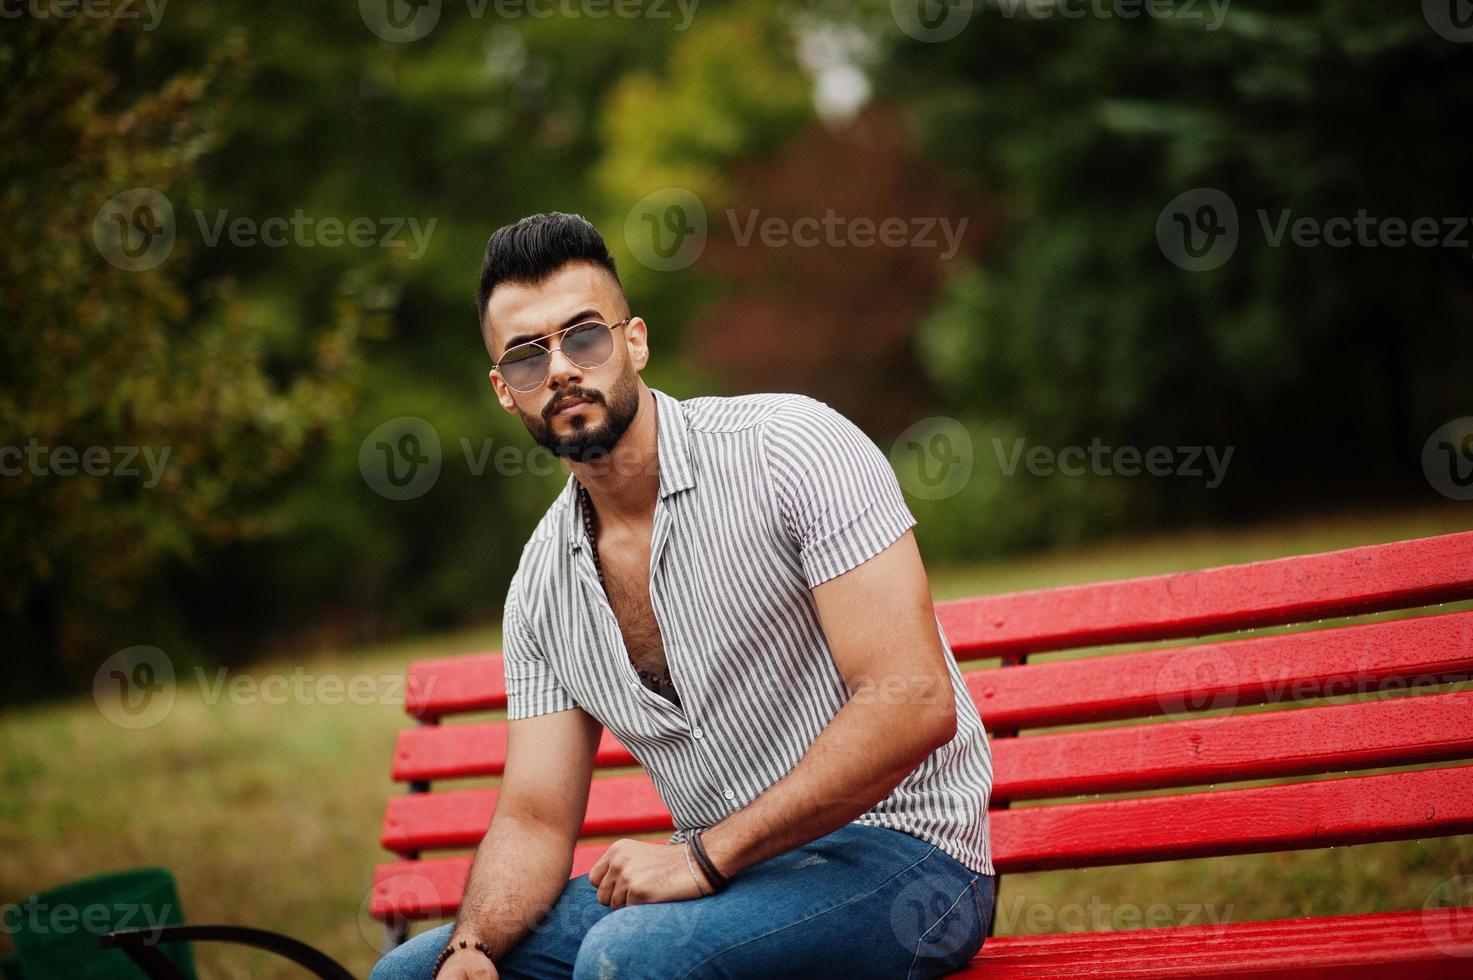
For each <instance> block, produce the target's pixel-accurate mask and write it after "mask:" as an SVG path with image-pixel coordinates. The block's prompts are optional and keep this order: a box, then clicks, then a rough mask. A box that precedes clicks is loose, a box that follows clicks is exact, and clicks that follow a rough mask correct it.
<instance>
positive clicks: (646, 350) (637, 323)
mask: <svg viewBox="0 0 1473 980" xmlns="http://www.w3.org/2000/svg"><path fill="white" fill-rule="evenodd" d="M624 347H625V349H626V350H627V351H628V352H629V363H630V364H632V365H634V370H635V371H643V370H644V366H645V365H646V364H648V363H649V361H650V347H649V328H648V327H647V326H646V325H645V322H644V319H643V318H641V317H637V316H636V317H632V318H631V319H630V320H629V322H628V323H627V324H625V326H624Z"/></svg>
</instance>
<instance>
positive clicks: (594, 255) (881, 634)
mask: <svg viewBox="0 0 1473 980" xmlns="http://www.w3.org/2000/svg"><path fill="white" fill-rule="evenodd" d="M477 305H478V308H479V311H480V318H481V332H482V336H483V339H484V341H485V343H486V347H487V349H488V350H489V352H490V354H491V358H492V361H493V365H494V366H493V367H492V369H491V372H490V378H491V384H492V386H493V387H494V388H495V391H496V397H497V399H498V400H499V401H500V402H501V406H502V407H503V408H504V409H506V410H507V411H508V412H514V413H516V414H517V415H519V416H520V417H521V419H522V421H523V422H524V423H525V425H526V427H527V431H528V432H529V433H531V435H532V436H533V438H534V439H535V440H536V441H537V442H539V443H540V444H542V445H543V446H546V447H548V448H549V449H550V450H552V452H554V453H555V454H557V455H558V456H559V457H561V458H563V459H564V460H565V461H566V463H567V466H568V468H569V470H570V471H571V476H570V478H569V480H568V483H567V484H566V486H565V487H564V488H563V491H562V492H561V493H560V494H559V496H558V498H557V499H556V500H555V501H554V502H553V504H552V506H551V507H550V508H549V509H548V511H547V513H546V515H544V517H543V518H542V521H541V523H539V525H538V526H537V529H536V530H535V531H534V532H533V534H532V538H531V540H530V541H529V542H528V543H527V545H526V548H525V549H524V550H523V552H522V556H521V562H520V564H519V566H518V568H517V571H516V574H515V575H514V576H513V579H512V583H511V587H510V590H509V592H508V594H507V599H506V607H505V620H504V624H503V625H504V628H503V633H504V637H503V647H504V657H505V664H506V684H507V717H508V719H509V725H508V746H507V761H506V771H505V776H504V778H503V780H502V784H501V792H500V796H499V798H498V802H497V807H496V812H495V815H494V817H493V818H492V821H491V826H490V829H489V830H488V831H487V833H486V836H485V838H484V840H482V842H481V844H480V847H479V849H478V851H477V853H476V857H475V860H474V864H473V867H472V869H471V872H470V877H469V880H468V882H467V885H466V889H465V896H464V899H463V900H462V904H461V908H460V912H459V916H458V917H457V919H456V921H455V922H454V923H452V924H450V925H446V926H442V927H440V928H438V929H434V930H431V931H429V932H426V933H424V934H422V935H420V936H418V937H416V938H415V939H413V940H411V941H410V942H408V943H406V944H405V945H404V946H402V947H400V948H399V949H398V950H395V951H394V952H393V953H391V954H390V955H388V956H387V957H385V958H384V959H383V960H382V961H381V962H380V963H379V965H378V967H377V968H376V969H375V971H374V973H373V978H374V980H399V978H413V980H427V978H429V977H430V976H431V975H432V974H433V973H434V971H435V969H436V967H437V965H438V968H439V972H438V976H439V977H441V978H449V980H486V978H493V977H497V976H501V977H551V976H563V977H566V976H573V977H577V978H584V977H589V978H592V977H600V978H602V977H619V978H634V977H660V978H673V977H689V978H694V977H715V976H723V977H727V976H735V977H764V976H802V977H823V976H832V977H845V978H848V977H856V976H876V977H929V976H939V975H942V974H944V973H948V972H952V971H954V970H957V969H959V968H961V967H963V966H965V965H966V963H967V962H968V961H969V960H970V959H971V957H972V956H973V955H974V954H975V953H976V951H977V949H978V948H979V947H980V946H981V944H982V940H983V936H984V935H985V933H986V931H987V927H988V924H989V920H990V918H991V914H992V907H993V896H994V885H995V881H996V878H995V875H994V873H993V867H992V861H991V852H990V845H989V840H988V824H987V800H988V795H989V793H990V792H991V788H992V760H991V753H990V750H989V746H988V742H987V737H986V735H985V733H984V732H983V729H982V725H981V722H980V720H979V718H978V716H977V710H976V707H975V706H974V705H973V704H972V702H971V699H970V697H969V696H968V694H967V690H966V687H965V686H964V685H963V682H962V678H961V675H960V673H959V672H958V670H957V666H956V662H955V659H954V658H953V657H952V654H951V650H950V648H949V646H948V645H947V642H946V638H945V636H944V634H943V632H942V630H941V626H940V623H939V621H938V620H937V619H936V614H935V611H934V609H933V608H932V605H931V596H930V586H929V584H928V582H927V579H926V573H925V569H924V567H923V566H922V564H921V560H920V556H919V553H918V552H917V549H916V544H915V540H914V537H913V535H912V533H911V530H910V528H911V527H912V526H913V525H914V524H915V518H914V517H913V516H912V515H911V514H910V511H909V509H908V508H907V507H906V505H905V502H904V499H903V497H902V496H901V494H900V490H899V487H898V485H897V483H896V480H895V474H894V472H893V471H892V470H891V469H890V466H889V463H888V461H887V460H886V459H885V457H884V455H883V454H882V453H881V452H880V451H879V450H878V448H877V447H876V446H875V444H874V443H873V442H872V441H871V440H870V439H868V438H867V437H866V436H865V435H864V434H863V433H862V432H860V430H859V429H858V428H857V427H855V426H854V425H853V423H851V422H849V421H848V420H847V419H846V418H844V417H843V416H842V415H840V414H839V413H837V412H835V411H834V410H833V409H831V408H829V407H828V406H827V405H825V404H823V403H822V402H819V401H816V400H814V399H812V398H809V397H806V396H803V395H791V394H759V395H744V396H738V397H732V398H716V397H704V398H692V399H688V400H685V401H680V400H677V399H675V398H672V397H670V396H669V395H667V394H665V393H664V392H662V391H658V390H655V389H651V388H649V387H647V386H646V385H645V383H644V381H643V379H642V378H641V377H640V371H642V370H643V369H644V367H645V365H646V364H647V363H648V361H649V357H650V352H649V347H648V332H647V330H648V328H647V326H646V324H645V322H644V321H643V320H642V319H640V318H639V317H637V316H632V315H631V313H630V310H629V307H628V305H627V300H626V298H625V296H624V292H623V287H622V285H621V283H620V281H619V277H618V272H617V270H616V268H615V265H614V262H613V260H612V258H611V257H610V256H609V253H608V250H607V248H606V246H605V244H604V241H603V239H602V238H601V237H600V236H599V234H598V232H597V231H596V230H595V229H594V228H593V226H592V225H590V224H589V223H588V222H587V221H585V220H584V219H583V218H581V217H579V216H576V215H566V214H547V215H543V214H538V215H533V216H531V217H528V218H524V219H522V220H521V221H518V222H517V223H515V224H513V225H509V226H507V227H504V228H502V229H500V230H498V231H497V232H496V233H495V234H494V235H492V236H491V240H490V242H489V243H488V244H487V246H486V256H485V261H484V264H483V266H482V270H481V278H480V289H479V292H478V297H477ZM776 355H777V352H775V356H776ZM603 726H607V727H608V728H609V730H610V731H612V732H613V733H614V735H615V736H617V737H618V739H619V740H620V741H621V742H622V743H623V744H624V745H625V746H626V747H627V748H628V749H629V750H630V752H631V753H633V755H634V756H635V757H636V758H637V759H638V760H639V761H640V763H641V764H642V765H644V767H645V768H646V769H647V770H648V771H649V774H650V776H651V778H652V779H653V781H654V784H655V787H656V789H657V790H658V791H659V793H660V796H661V798H662V800H663V801H664V802H665V804H666V806H668V807H669V810H670V813H671V815H672V816H673V818H674V821H675V825H676V827H677V828H678V829H677V831H676V833H675V834H674V836H673V837H672V838H671V839H670V841H669V842H666V843H661V842H650V841H635V840H618V841H615V842H614V843H613V844H612V845H610V846H609V848H608V850H607V852H606V853H605V854H604V855H603V857H602V858H601V859H600V860H599V861H598V863H597V864H596V865H595V866H594V868H593V869H592V871H590V872H589V873H588V874H587V875H582V876H579V877H577V878H574V879H572V880H571V881H570V880H569V874H570V873H571V870H572V852H573V846H574V843H575V841H576V840H577V838H578V833H579V828H580V826H581V824H582V822H583V817H584V812H585V809H586V806H587V801H588V794H589V781H590V778H591V775H592V769H593V759H594V751H595V749H596V747H597V745H598V741H599V736H600V733H601V729H602V727H603Z"/></svg>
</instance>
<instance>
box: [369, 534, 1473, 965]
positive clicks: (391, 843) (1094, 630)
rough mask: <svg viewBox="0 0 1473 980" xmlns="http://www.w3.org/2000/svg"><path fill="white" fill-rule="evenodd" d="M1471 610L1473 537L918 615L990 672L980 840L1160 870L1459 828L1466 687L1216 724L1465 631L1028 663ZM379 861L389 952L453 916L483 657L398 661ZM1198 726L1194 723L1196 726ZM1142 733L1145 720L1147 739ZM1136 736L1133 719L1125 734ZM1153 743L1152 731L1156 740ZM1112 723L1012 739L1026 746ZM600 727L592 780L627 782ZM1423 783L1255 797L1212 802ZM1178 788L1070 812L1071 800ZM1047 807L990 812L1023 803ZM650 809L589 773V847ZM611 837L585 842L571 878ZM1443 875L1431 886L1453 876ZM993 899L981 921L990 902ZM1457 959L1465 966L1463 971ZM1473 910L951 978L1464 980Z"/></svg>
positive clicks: (1032, 951)
mask: <svg viewBox="0 0 1473 980" xmlns="http://www.w3.org/2000/svg"><path fill="white" fill-rule="evenodd" d="M1470 597H1473V532H1468V533H1462V534H1452V535H1446V536H1442V537H1435V538H1426V539H1421V540H1415V541H1403V542H1397V543H1394V544H1386V545H1375V546H1371V547H1364V548H1355V549H1351V550H1348V551H1338V552H1332V553H1328V554H1321V555H1308V556H1304V557H1296V558H1287V559H1280V560H1276V561H1267V562H1260V563H1255V564H1250V565H1237V566H1230V567H1226V568H1215V569H1209V570H1206V571H1199V572H1184V573H1181V574H1177V575H1162V576H1154V577H1150V578H1141V579H1132V580H1127V581H1119V582H1107V583H1102V584H1097V585H1083V586H1071V587H1066V588H1055V589H1044V590H1039V591H1033V592H1020V593H1014V594H1011V595H1002V596H991V597H983V598H976V599H965V600H959V601H954V602H945V603H938V604H937V610H938V613H939V615H940V618H941V622H942V625H943V627H944V628H945V630H946V634H947V637H948V639H949V640H950V641H951V646H952V649H953V651H954V652H955V654H956V657H957V659H958V661H961V662H963V663H965V662H968V661H976V660H985V659H997V660H1000V664H999V665H998V666H988V667H983V668H981V669H976V670H972V671H970V672H967V673H966V674H965V677H966V681H967V686H968V689H969V690H970V691H971V694H972V697H973V699H974V701H975V702H976V704H977V706H978V709H979V710H980V712H981V715H982V718H983V721H984V722H985V723H986V725H987V728H988V730H989V732H990V733H991V735H992V739H993V742H992V748H993V755H994V764H995V772H996V784H995V786H994V788H993V796H992V804H991V805H992V808H993V809H992V814H991V818H992V834H993V848H994V854H995V858H996V864H997V869H998V872H999V874H1000V875H1002V874H1005V873H1007V872H1021V871H1038V870H1046V869H1061V868H1085V867H1092V866H1098V865H1113V864H1127V863H1131V862H1142V861H1164V860H1170V859H1177V858H1190V857H1204V856H1211V855H1224V854H1244V853H1252V852H1264V851H1282V850H1291V849H1302V848H1323V847H1329V846H1333V845H1348V844H1360V843H1368V842H1373V841H1389V840H1406V839H1414V838H1427V837H1436V836H1444V835H1452V834H1465V833H1470V832H1473V765H1468V764H1464V765H1452V766H1448V765H1446V764H1445V763H1447V762H1448V761H1449V760H1458V759H1469V758H1473V690H1464V689H1461V686H1460V685H1454V686H1453V688H1452V689H1451V690H1442V689H1439V690H1438V691H1436V692H1432V693H1421V694H1417V695H1416V696H1410V697H1397V698H1381V699H1370V700H1361V701H1357V702H1351V703H1335V704H1328V705H1317V706H1310V707H1303V708H1301V709H1299V710H1276V711H1265V710H1252V711H1228V712H1223V711H1213V710H1210V709H1221V708H1234V707H1243V706H1248V705H1258V704H1268V703H1272V702H1291V701H1302V700H1308V699H1311V698H1316V697H1322V696H1334V695H1343V694H1347V693H1352V692H1355V691H1366V690H1373V691H1374V690H1387V689H1392V688H1395V687H1401V686H1409V687H1418V686H1422V685H1431V684H1433V683H1434V682H1447V681H1460V680H1466V679H1467V678H1468V677H1469V676H1470V672H1473V612H1464V611H1449V612H1443V613H1437V614H1426V611H1425V610H1424V611H1423V612H1422V613H1419V614H1414V615H1411V616H1410V617H1409V618H1397V619H1384V618H1383V619H1382V620H1380V621H1374V622H1356V623H1351V624H1349V625H1334V626H1330V627H1325V628H1317V629H1308V630H1298V631H1289V632H1276V633H1273V634H1271V635H1261V636H1256V637H1252V636H1233V637H1231V638H1229V639H1214V640H1213V641H1212V642H1208V643H1195V644H1180V645H1171V646H1166V647H1161V646H1155V647H1152V648H1148V649H1137V650H1133V651H1130V652H1120V653H1114V652H1111V653H1105V654H1100V655H1094V656H1084V657H1077V658H1074V659H1052V660H1049V661H1047V662H1035V663H1028V662H1027V661H1028V658H1029V656H1030V655H1033V654H1038V653H1042V652H1045V651H1061V650H1070V649H1078V648H1085V647H1093V646H1098V645H1101V644H1116V643H1131V644H1138V643H1144V642H1146V641H1155V640H1168V639H1177V638H1182V637H1201V636H1213V635H1215V634H1222V633H1227V632H1230V631H1240V630H1246V629H1252V628H1255V627H1270V626H1278V625H1284V624H1296V623H1297V624H1306V623H1310V622H1311V621H1314V620H1319V619H1323V618H1326V617H1345V616H1352V615H1357V614H1365V613H1374V612H1382V611H1386V610H1410V609H1415V608H1416V607H1421V606H1429V605H1431V604H1433V603H1443V602H1448V601H1453V600H1460V599H1467V598H1470ZM407 699H408V710H409V712H410V713H411V714H412V715H413V716H414V717H415V718H416V719H418V721H419V722H420V724H419V726H418V727H416V728H413V729H409V730H406V731H404V732H402V733H400V737H399V741H398V745H397V748H396V749H395V752H394V761H393V775H394V778H395V779H396V780H400V781H403V782H405V783H407V784H408V785H409V790H410V791H409V792H408V793H407V794H406V795H403V796H399V797H395V798H392V799H390V801H389V804H388V809H387V812H386V814H385V816H384V824H383V834H382V842H383V845H384V847H385V848H387V849H388V850H389V851H391V852H393V853H395V854H396V855H398V857H399V860H397V861H394V862H392V863H388V864H384V865H381V866H380V867H379V868H378V871H377V874H376V878H375V885H374V891H373V895H372V898H371V903H370V911H371V914H372V915H373V916H374V917H375V918H378V919H381V920H383V921H384V922H385V923H386V924H387V925H388V926H389V929H390V935H391V937H392V941H402V939H403V938H404V936H405V935H407V929H408V924H409V922H410V921H411V920H414V919H421V918H429V917H441V916H446V915H450V914H453V913H454V911H455V909H456V907H457V905H458V904H459V901H460V896H461V889H462V886H463V884H464V881H465V878H466V875H467V872H468V871H469V867H470V857H469V856H440V857H433V856H431V857H427V856H425V852H431V851H437V850H444V849H452V848H459V849H466V848H473V847H474V846H475V845H476V843H477V842H478V841H479V840H480V838H481V836H482V835H483V834H484V833H485V830H486V827H487V826H488V823H489V821H490V819H491V814H492V812H493V811H494V810H495V808H496V794H497V791H496V789H495V788H475V789H438V788H437V789H436V791H434V792H431V786H432V784H437V783H440V782H441V781H445V780H454V779H461V778H464V777H478V776H479V777H484V776H495V775H497V774H499V773H501V772H502V770H503V767H504V765H505V762H506V722H504V721H473V722H462V723H459V724H443V723H442V722H444V721H445V720H447V719H449V718H452V717H453V716H456V715H462V714H466V713H470V712H485V711H491V710H495V709H500V708H504V707H505V705H506V688H505V685H504V681H503V676H502V665H501V658H500V656H499V655H498V654H494V653H493V654H477V655H469V656H463V657H454V658H448V659H440V660H427V661H422V662H419V663H415V664H414V665H412V666H411V668H410V672H409V684H408V694H407ZM1199 709H1208V710H1207V711H1206V713H1199ZM1160 716H1165V718H1164V719H1163V718H1162V717H1160ZM1145 719H1152V720H1151V721H1144V720H1145ZM1163 720H1164V721H1166V722H1167V723H1164V724H1163V723H1160V722H1162V721H1163ZM1100 721H1126V722H1127V723H1126V724H1119V725H1113V726H1109V727H1094V728H1090V729H1087V730H1075V731H1066V732H1061V733H1043V734H1037V735H1026V736H1024V737H1017V736H1018V735H1019V733H1020V732H1024V731H1027V730H1029V729H1039V728H1049V727H1051V726H1059V725H1070V724H1074V723H1079V722H1100ZM635 765H636V763H635V761H634V759H633V757H632V756H631V755H630V754H629V753H628V752H627V751H626V750H625V749H624V748H623V746H621V745H620V744H619V743H618V742H617V741H615V740H614V739H613V737H612V736H610V735H609V734H608V733H607V732H605V735H604V739H603V741H602V743H601V744H600V746H599V750H598V757H597V766H598V767H599V768H600V769H605V770H606V769H613V768H617V767H630V766H635ZM1407 766H1420V768H1412V769H1401V770H1400V771H1395V772H1389V773H1377V774H1371V775H1352V776H1344V777H1342V778H1333V779H1310V780H1307V781H1298V782H1283V783H1279V784H1276V785H1267V786H1254V787H1251V788H1236V789H1231V788H1208V787H1212V786H1213V784H1224V783H1232V782H1235V781H1241V780H1258V779H1264V778H1267V777H1296V776H1317V775H1321V774H1327V773H1340V772H1344V771H1348V770H1366V769H1376V768H1383V767H1407ZM1163 789H1176V790H1182V791H1180V792H1171V793H1168V794H1165V795H1162V794H1159V793H1158V794H1157V795H1151V796H1143V797H1135V798H1120V799H1110V800H1104V801H1099V802H1095V801H1091V802H1074V801H1073V799H1074V798H1075V797H1077V796H1079V795H1081V794H1099V793H1117V792H1122V791H1143V790H1163ZM1045 799H1059V800H1069V801H1070V802H1059V803H1056V804H1052V805H1047V806H1027V807H1020V808H1017V809H1009V804H1011V803H1013V802H1014V801H1023V800H1045ZM671 829H672V824H671V819H670V815H669V813H668V812H667V811H666V809H665V807H664V806H663V804H662V803H661V802H660V798H659V796H658V795H657V794H656V793H655V790H654V786H653V784H652V783H651V781H650V780H649V778H648V777H647V776H646V775H645V774H644V773H642V772H635V773H634V774H629V773H627V772H626V773H622V774H620V773H614V774H605V773H599V774H598V775H597V776H596V778H595V779H594V782H593V786H592V792H591V794H590V798H589V803H588V811H587V816H586V819H585V822H584V825H583V835H584V837H585V838H589V837H601V836H607V835H618V836H648V837H649V839H653V840H663V839H665V837H666V836H667V835H668V833H669V831H670V830H671ZM606 844H607V842H606V841H604V842H589V841H585V842H583V843H580V845H579V846H578V848H577V849H576V851H575V857H574V862H573V874H575V875H578V874H582V873H584V872H586V871H587V870H588V869H589V868H590V867H592V865H593V863H594V862H595V861H596V860H597V858H598V855H599V854H600V853H601V852H602V851H603V849H604V847H605V846H606ZM1449 875H1451V871H1449ZM1003 891H1005V889H1002V890H1000V892H999V901H1002V897H1001V896H1002V893H1003ZM1458 954H1462V955H1461V956H1459V955H1458ZM1470 956H1473V908H1452V907H1450V908H1435V907H1433V908H1420V909H1409V910H1407V911H1403V912H1394V913H1389V914H1369V915H1349V916H1336V917H1332V918H1308V919H1294V920H1283V921H1274V922H1244V923H1234V924H1228V925H1225V926H1224V925H1214V926H1182V927H1175V928H1168V929H1140V930H1125V931H1117V932H1094V933H1061V934H1056V935H1043V936H1000V937H996V938H992V939H989V940H988V941H987V943H986V945H985V946H984V947H983V950H982V952H981V953H980V954H979V955H978V957H977V959H976V960H975V961H974V963H973V965H972V968H971V969H970V970H969V971H967V973H968V975H970V974H975V975H976V976H979V977H982V976H985V977H990V978H994V977H1014V976H1017V977H1023V976H1029V977H1036V976H1043V975H1049V976H1076V975H1080V976H1083V975H1125V974H1129V975H1131V976H1179V975H1182V974H1185V973H1188V972H1190V973H1192V974H1194V975H1196V976H1207V975H1219V974H1221V975H1227V974H1233V975H1243V974H1244V973H1253V974H1254V975H1260V973H1261V974H1262V975H1274V976H1328V975H1329V972H1330V971H1332V970H1333V971H1334V972H1335V974H1336V975H1337V976H1339V975H1342V974H1343V973H1344V972H1345V971H1346V970H1347V969H1348V968H1350V967H1353V966H1354V967H1359V969H1358V970H1351V971H1350V972H1351V973H1353V974H1354V975H1355V976H1406V975H1408V973H1409V972H1410V973H1413V974H1415V975H1418V976H1439V977H1440V976H1447V977H1453V976H1458V977H1466V976H1469V975H1470V974H1473V959H1469V958H1467V957H1470Z"/></svg>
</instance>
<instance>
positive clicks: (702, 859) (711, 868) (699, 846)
mask: <svg viewBox="0 0 1473 980" xmlns="http://www.w3.org/2000/svg"><path fill="white" fill-rule="evenodd" d="M690 849H691V853H692V854H694V855H695V858H696V863H697V864H699V865H700V866H701V871H703V872H704V873H705V875H706V880H707V881H709V882H710V883H711V889H712V891H713V892H719V891H724V890H725V889H726V886H727V884H728V881H727V877H726V875H724V874H722V873H721V872H720V871H719V870H717V868H716V862H714V861H712V860H711V855H709V854H707V853H706V845H705V844H704V843H703V842H702V841H701V832H700V831H699V830H693V831H691V835H690Z"/></svg>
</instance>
